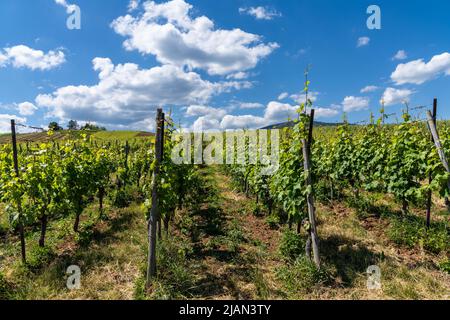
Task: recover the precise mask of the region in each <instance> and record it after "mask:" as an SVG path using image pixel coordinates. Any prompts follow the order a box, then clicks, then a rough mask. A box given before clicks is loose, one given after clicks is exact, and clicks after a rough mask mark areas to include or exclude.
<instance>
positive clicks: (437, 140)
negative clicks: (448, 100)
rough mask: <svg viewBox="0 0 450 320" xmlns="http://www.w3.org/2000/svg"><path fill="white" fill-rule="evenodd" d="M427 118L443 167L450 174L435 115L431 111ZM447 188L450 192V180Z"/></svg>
mask: <svg viewBox="0 0 450 320" xmlns="http://www.w3.org/2000/svg"><path fill="white" fill-rule="evenodd" d="M427 118H428V128H429V129H430V132H431V135H432V136H433V140H434V145H435V146H436V150H437V152H438V154H439V158H440V159H441V162H442V165H443V166H444V168H445V170H446V171H447V172H448V173H450V166H449V164H448V160H447V157H446V156H445V152H444V149H443V147H442V143H441V140H440V138H439V133H438V131H437V128H436V123H435V119H434V118H433V115H432V114H431V112H430V111H427ZM447 186H448V189H449V191H450V179H449V180H448V181H447Z"/></svg>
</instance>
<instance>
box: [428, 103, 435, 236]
mask: <svg viewBox="0 0 450 320" xmlns="http://www.w3.org/2000/svg"><path fill="white" fill-rule="evenodd" d="M432 118H433V122H434V126H435V127H436V123H437V122H436V119H437V99H436V98H435V99H434V101H433V114H432ZM431 142H433V143H434V138H433V134H431ZM428 182H429V183H430V184H431V183H432V182H433V172H432V171H431V170H430V172H429V173H428ZM432 195H433V193H432V192H431V190H429V191H428V194H427V228H429V227H430V225H431V205H432Z"/></svg>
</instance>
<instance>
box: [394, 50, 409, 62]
mask: <svg viewBox="0 0 450 320" xmlns="http://www.w3.org/2000/svg"><path fill="white" fill-rule="evenodd" d="M407 58H408V54H407V53H406V51H405V50H399V51H397V53H396V54H395V56H393V57H392V60H405V59H407Z"/></svg>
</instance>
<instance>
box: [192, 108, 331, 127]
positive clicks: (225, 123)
mask: <svg viewBox="0 0 450 320" xmlns="http://www.w3.org/2000/svg"><path fill="white" fill-rule="evenodd" d="M314 109H315V111H316V117H317V118H329V117H333V116H337V115H338V114H339V106H331V107H329V108H321V107H315V108H314ZM297 110H298V107H297V106H292V105H290V104H285V103H280V102H278V101H271V102H269V103H268V104H267V107H266V109H265V111H264V115H263V116H255V115H248V114H246V115H230V114H227V115H225V116H223V117H222V118H218V117H214V116H212V115H210V114H208V115H201V117H199V118H198V119H197V120H196V121H195V122H194V124H193V125H192V129H193V130H195V131H200V130H201V129H203V130H205V131H207V130H230V129H257V128H261V127H265V126H268V125H271V124H277V123H281V122H285V121H287V120H288V119H295V118H297V117H298V114H297Z"/></svg>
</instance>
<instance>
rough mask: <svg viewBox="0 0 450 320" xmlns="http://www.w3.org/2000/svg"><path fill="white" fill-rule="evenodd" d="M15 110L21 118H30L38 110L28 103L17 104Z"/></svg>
mask: <svg viewBox="0 0 450 320" xmlns="http://www.w3.org/2000/svg"><path fill="white" fill-rule="evenodd" d="M17 108H18V110H19V113H20V115H22V116H32V115H33V114H34V113H35V112H36V110H37V109H38V108H37V107H36V106H35V105H34V104H33V103H31V102H28V101H26V102H22V103H19V104H18V105H17Z"/></svg>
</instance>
